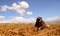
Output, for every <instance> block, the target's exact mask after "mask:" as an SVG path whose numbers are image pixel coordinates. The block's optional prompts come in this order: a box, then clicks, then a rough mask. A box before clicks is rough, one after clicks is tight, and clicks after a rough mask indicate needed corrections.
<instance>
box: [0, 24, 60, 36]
mask: <svg viewBox="0 0 60 36" xmlns="http://www.w3.org/2000/svg"><path fill="white" fill-rule="evenodd" d="M34 29H35V28H34V24H32V23H31V24H13V23H5V24H4V23H1V24H0V36H60V24H49V28H45V29H43V30H39V31H35V30H34Z"/></svg>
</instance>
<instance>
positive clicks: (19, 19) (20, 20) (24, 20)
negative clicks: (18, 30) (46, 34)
mask: <svg viewBox="0 0 60 36" xmlns="http://www.w3.org/2000/svg"><path fill="white" fill-rule="evenodd" d="M34 22H35V18H23V17H12V18H11V19H10V20H3V21H0V23H34Z"/></svg>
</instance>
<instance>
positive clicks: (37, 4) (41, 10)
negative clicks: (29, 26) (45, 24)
mask: <svg viewBox="0 0 60 36" xmlns="http://www.w3.org/2000/svg"><path fill="white" fill-rule="evenodd" d="M21 1H25V2H27V3H28V4H29V8H28V9H26V11H31V12H32V15H24V16H22V17H24V18H36V17H37V16H41V17H42V18H44V19H46V18H49V17H54V16H60V0H0V7H1V6H3V5H7V6H11V5H12V4H13V3H18V2H21ZM0 16H5V17H6V18H5V19H10V18H11V17H12V16H21V15H20V14H19V13H17V12H16V11H14V10H7V11H0ZM9 16H10V17H9Z"/></svg>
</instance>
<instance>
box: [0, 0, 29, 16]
mask: <svg viewBox="0 0 60 36" xmlns="http://www.w3.org/2000/svg"><path fill="white" fill-rule="evenodd" d="M28 8H29V4H28V3H27V2H25V1H22V2H18V4H17V3H13V4H12V5H11V6H7V5H3V6H1V11H7V10H15V11H16V12H17V13H19V14H20V15H22V16H23V15H24V14H25V13H26V9H28ZM28 14H29V13H28Z"/></svg>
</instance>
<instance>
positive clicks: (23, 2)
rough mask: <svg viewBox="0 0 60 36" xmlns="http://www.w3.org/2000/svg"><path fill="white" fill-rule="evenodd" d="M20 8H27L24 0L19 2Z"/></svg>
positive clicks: (27, 5)
mask: <svg viewBox="0 0 60 36" xmlns="http://www.w3.org/2000/svg"><path fill="white" fill-rule="evenodd" d="M20 4H21V6H22V8H29V4H28V3H27V2H25V1H22V2H21V3H20Z"/></svg>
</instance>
